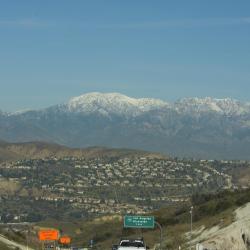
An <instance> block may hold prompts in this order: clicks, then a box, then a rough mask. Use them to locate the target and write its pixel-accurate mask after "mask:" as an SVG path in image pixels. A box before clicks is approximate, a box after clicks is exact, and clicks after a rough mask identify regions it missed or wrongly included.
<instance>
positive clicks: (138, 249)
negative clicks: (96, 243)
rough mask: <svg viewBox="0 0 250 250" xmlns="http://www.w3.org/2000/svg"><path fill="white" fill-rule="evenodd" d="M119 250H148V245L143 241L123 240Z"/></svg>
mask: <svg viewBox="0 0 250 250" xmlns="http://www.w3.org/2000/svg"><path fill="white" fill-rule="evenodd" d="M117 249H118V250H146V249H147V248H146V245H145V243H144V241H143V239H136V240H131V239H122V240H121V241H120V244H119V246H118V248H117Z"/></svg>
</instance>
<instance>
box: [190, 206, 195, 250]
mask: <svg viewBox="0 0 250 250" xmlns="http://www.w3.org/2000/svg"><path fill="white" fill-rule="evenodd" d="M193 208H194V207H193V206H191V207H190V211H189V212H190V243H189V244H190V250H192V242H191V241H192V231H193Z"/></svg>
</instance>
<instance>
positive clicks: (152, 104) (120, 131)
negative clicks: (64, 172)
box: [0, 92, 250, 159]
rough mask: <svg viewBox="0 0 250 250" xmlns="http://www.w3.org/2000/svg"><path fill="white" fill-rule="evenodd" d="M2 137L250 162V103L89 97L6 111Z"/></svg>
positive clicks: (0, 122)
mask: <svg viewBox="0 0 250 250" xmlns="http://www.w3.org/2000/svg"><path fill="white" fill-rule="evenodd" d="M0 139H2V140H6V141H9V142H28V141H45V142H53V143H59V144H62V145H66V146H70V147H91V146H105V147H113V148H134V149H141V150H149V151H158V152H161V153H167V154H168V155H172V156H179V157H195V158H206V159H208V158H209V159H250V103H246V102H240V101H238V100H234V99H230V98H226V99H215V98H210V97H206V98H184V99H181V100H179V101H177V102H175V103H168V102H165V101H162V100H158V99H150V98H141V99H135V98H130V97H127V96H125V95H122V94H119V93H105V94H103V93H97V92H95V93H88V94H84V95H81V96H79V97H74V98H72V99H70V100H69V101H68V102H67V103H63V104H59V105H55V106H51V107H48V108H45V109H41V110H28V111H22V112H14V113H6V112H0Z"/></svg>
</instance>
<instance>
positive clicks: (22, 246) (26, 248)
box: [0, 234, 34, 250]
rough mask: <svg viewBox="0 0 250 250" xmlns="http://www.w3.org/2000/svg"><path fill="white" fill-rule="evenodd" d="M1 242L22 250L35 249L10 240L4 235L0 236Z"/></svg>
mask: <svg viewBox="0 0 250 250" xmlns="http://www.w3.org/2000/svg"><path fill="white" fill-rule="evenodd" d="M0 241H1V242H2V243H4V244H6V245H8V246H12V247H19V249H20V250H34V249H33V248H30V247H27V246H24V245H21V244H18V243H16V242H14V241H11V240H8V239H7V238H6V237H5V236H4V235H1V234H0Z"/></svg>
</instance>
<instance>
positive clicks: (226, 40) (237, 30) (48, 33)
mask: <svg viewBox="0 0 250 250" xmlns="http://www.w3.org/2000/svg"><path fill="white" fill-rule="evenodd" d="M0 87H1V88H0V109H1V110H4V111H14V110H22V109H26V108H31V109H38V108H43V107H47V106H50V105H54V104H57V103H62V102H65V101H67V100H68V99H69V98H70V97H72V96H78V95H81V94H83V93H86V92H91V91H100V92H121V93H123V94H126V95H129V96H132V97H154V98H160V99H163V100H167V101H175V100H177V99H179V98H182V97H194V96H198V97H204V96H212V97H218V98H223V97H233V98H236V99H239V100H242V101H250V1H249V0H245V1H244V0H239V1H236V0H197V1H194V0H189V1H186V0H182V1H179V0H172V1H168V0H155V1H152V0H125V1H124V0H123V1H121V0H113V1H112V0H110V1H109V0H105V1H104V0H99V1H97V0H89V1H87V0H73V1H69V0H67V1H66V0H53V1H51V0H40V1H37V0H30V1H29V0H23V1H20V0H16V1H15V0H1V1H0Z"/></svg>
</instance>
